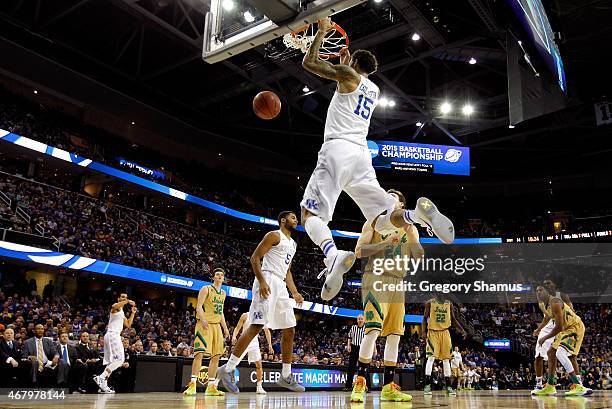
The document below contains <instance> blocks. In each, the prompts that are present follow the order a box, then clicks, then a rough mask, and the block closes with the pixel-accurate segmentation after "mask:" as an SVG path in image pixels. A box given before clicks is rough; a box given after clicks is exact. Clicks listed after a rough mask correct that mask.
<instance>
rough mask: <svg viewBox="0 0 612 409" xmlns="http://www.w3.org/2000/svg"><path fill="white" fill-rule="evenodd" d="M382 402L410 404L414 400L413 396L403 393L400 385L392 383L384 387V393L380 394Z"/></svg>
mask: <svg viewBox="0 0 612 409" xmlns="http://www.w3.org/2000/svg"><path fill="white" fill-rule="evenodd" d="M380 400H381V401H391V402H410V401H411V400H412V396H410V395H408V394H407V393H404V392H402V390H401V388H400V387H399V385H398V384H396V383H395V382H391V383H389V384H387V385H385V386H383V388H382V393H381V394H380Z"/></svg>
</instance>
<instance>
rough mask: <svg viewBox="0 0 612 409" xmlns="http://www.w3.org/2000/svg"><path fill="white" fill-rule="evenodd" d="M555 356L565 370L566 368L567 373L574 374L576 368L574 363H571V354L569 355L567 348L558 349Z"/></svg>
mask: <svg viewBox="0 0 612 409" xmlns="http://www.w3.org/2000/svg"><path fill="white" fill-rule="evenodd" d="M555 355H556V356H557V359H558V360H559V362H561V365H563V368H565V370H566V371H567V373H572V372H574V366H573V365H572V361H570V359H569V354H568V353H567V351H566V350H565V348H563V347H562V346H560V347H559V348H557V352H556V354H555Z"/></svg>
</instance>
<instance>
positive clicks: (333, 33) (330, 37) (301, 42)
mask: <svg viewBox="0 0 612 409" xmlns="http://www.w3.org/2000/svg"><path fill="white" fill-rule="evenodd" d="M315 34H316V31H315V26H314V25H313V24H311V25H309V26H308V28H306V29H305V30H302V31H299V32H296V33H289V34H285V36H284V37H283V43H284V44H285V46H286V47H287V48H292V49H295V50H300V51H301V52H303V53H306V52H307V51H308V49H309V48H310V45H311V44H312V41H313V40H314V37H315ZM346 43H347V41H346V35H345V34H344V33H342V32H341V31H339V30H337V29H336V28H335V27H334V28H333V29H332V30H330V31H329V32H328V33H327V34H326V35H325V38H324V39H323V43H322V44H321V49H320V50H319V56H320V57H321V58H322V59H324V60H326V59H328V58H331V57H337V56H338V55H340V51H341V50H342V49H343V48H344V47H346Z"/></svg>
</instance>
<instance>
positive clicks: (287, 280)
mask: <svg viewBox="0 0 612 409" xmlns="http://www.w3.org/2000/svg"><path fill="white" fill-rule="evenodd" d="M285 283H286V284H287V288H288V289H289V292H291V295H292V296H293V299H294V300H295V304H296V305H297V306H298V307H301V306H302V303H303V302H304V297H302V294H300V292H299V291H298V289H297V287H296V286H295V283H294V282H293V274H291V266H289V268H288V269H287V277H285Z"/></svg>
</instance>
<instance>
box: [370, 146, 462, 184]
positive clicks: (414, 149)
mask: <svg viewBox="0 0 612 409" xmlns="http://www.w3.org/2000/svg"><path fill="white" fill-rule="evenodd" d="M368 148H369V149H370V154H371V156H372V165H373V166H374V167H375V168H378V169H393V170H400V171H410V172H423V173H437V174H446V175H462V176H469V175H470V148H468V147H464V146H446V145H427V144H420V143H408V142H397V141H372V140H371V141H368Z"/></svg>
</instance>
